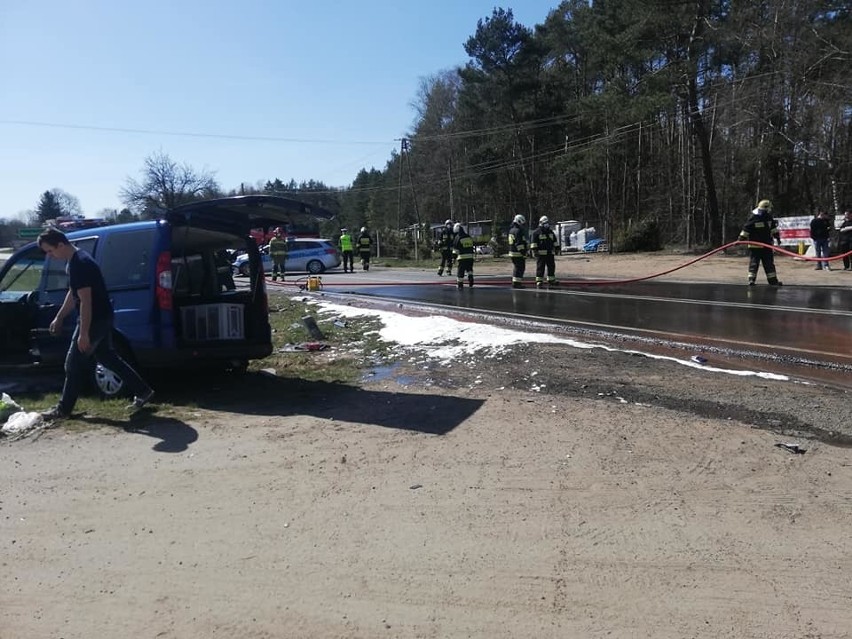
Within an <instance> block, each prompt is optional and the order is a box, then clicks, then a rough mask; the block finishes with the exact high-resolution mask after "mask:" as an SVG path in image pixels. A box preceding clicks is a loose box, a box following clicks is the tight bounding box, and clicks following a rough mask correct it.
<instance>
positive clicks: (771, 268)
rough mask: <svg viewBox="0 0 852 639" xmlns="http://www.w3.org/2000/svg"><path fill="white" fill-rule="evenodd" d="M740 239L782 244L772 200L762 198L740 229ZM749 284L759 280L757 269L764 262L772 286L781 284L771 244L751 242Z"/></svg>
mask: <svg viewBox="0 0 852 639" xmlns="http://www.w3.org/2000/svg"><path fill="white" fill-rule="evenodd" d="M739 239H740V241H743V242H748V241H750V240H751V241H755V242H761V243H762V244H768V245H770V246H771V245H772V244H774V243H775V242H777V243H778V246H781V236H780V234H779V232H778V222H777V221H776V220H775V218H773V217H772V202H770V201H769V200H761V201H760V202H758V203H757V208H756V209H754V210H753V211H752V212H751V217H749V218H748V220H747V221H746V223H745V225H744V226H743V230H742V231H740V237H739ZM748 252H749V260H748V285H749V286H754V284H755V281H756V280H757V269H758V268H759V267H760V265H761V264H763V272H764V273H766V280H767V281H768V282H769V284H770V285H771V286H781V282H780V281H778V275H777V274H776V273H775V259H774V257H773V254H772V249H771V248H770V247H769V246H759V245H757V244H749V248H748Z"/></svg>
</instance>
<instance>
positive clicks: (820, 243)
mask: <svg viewBox="0 0 852 639" xmlns="http://www.w3.org/2000/svg"><path fill="white" fill-rule="evenodd" d="M814 251H816V256H817V257H829V255H828V240H814ZM817 268H829V266H828V262H817Z"/></svg>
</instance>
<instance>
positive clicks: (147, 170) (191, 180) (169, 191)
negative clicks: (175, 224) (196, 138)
mask: <svg viewBox="0 0 852 639" xmlns="http://www.w3.org/2000/svg"><path fill="white" fill-rule="evenodd" d="M218 193H219V185H218V184H217V183H216V180H215V178H214V174H213V173H211V172H209V171H206V170H205V171H200V172H199V171H196V170H195V169H194V168H193V167H191V166H189V165H188V164H178V163H177V162H175V161H174V160H172V159H171V158H170V157H169V156H168V155H167V154H166V153H163V152H162V151H158V152H156V153H153V154H151V155H149V156H148V157H147V158H145V165H144V167H143V168H142V177H141V179H140V180H139V181H137V180H134V179H133V178H130V177H129V178H127V182H126V183H125V185H124V187H123V188H122V189H121V191H120V193H119V195H120V197H121V199H122V201H123V202H124V203H125V204H127V205H128V206H129V207H130V208H132V209H134V210H136V211H137V212H138V213H140V214H141V215H143V216H145V217H150V216H152V215H153V214H154V211H155V210H156V209H158V208H161V209H162V208H165V209H169V208H173V207H175V206H178V205H180V204H186V203H187V202H192V201H193V200H199V199H204V198H207V197H213V196H215V195H217V194H218Z"/></svg>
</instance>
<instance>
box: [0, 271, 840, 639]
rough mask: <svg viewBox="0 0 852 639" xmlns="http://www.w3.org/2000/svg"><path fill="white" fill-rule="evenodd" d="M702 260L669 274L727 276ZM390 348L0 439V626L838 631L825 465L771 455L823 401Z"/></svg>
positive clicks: (566, 632) (820, 443)
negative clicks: (70, 426)
mask: <svg viewBox="0 0 852 639" xmlns="http://www.w3.org/2000/svg"><path fill="white" fill-rule="evenodd" d="M687 259H689V258H685V257H684V256H667V255H658V256H653V257H638V258H637V257H632V256H626V257H621V256H616V257H614V258H611V259H607V257H606V256H597V257H592V258H590V259H587V258H585V257H570V258H568V257H566V258H560V267H559V268H560V275H562V274H563V273H564V274H566V275H567V274H568V273H573V274H576V275H584V276H600V277H610V276H624V275H636V274H645V273H646V272H647V273H651V272H655V271H659V270H664V268H666V267H671V266H676V265H679V264H682V263H684V262H685V261H686V260H687ZM568 260H571V261H570V262H569V261H568ZM707 262H710V260H707V261H705V262H704V263H702V266H701V267H700V270H699V269H697V268H696V269H692V270H691V271H689V272H687V273H684V274H683V279H695V280H701V279H705V278H706V279H710V280H713V281H741V280H742V279H744V272H745V264H744V261H743V259H742V258H738V259H734V258H718V259H715V260H713V262H717V264H716V265H715V267H714V265H713V264H712V263H709V264H708V263H707ZM646 267H647V268H646ZM714 269H715V270H714ZM779 273H780V275H781V278H782V280H786V281H788V282H789V283H790V284H808V282H809V278H810V279H814V280H815V281H814V283H822V282H824V281H825V279H826V278H831V279H832V280H836V281H840V279H841V278H843V279H844V280H845V279H847V278H848V279H849V281H850V283H852V274H850V273H848V272H847V273H844V272H842V271H840V272H832V273H821V272H814V271H813V270H812V267H809V266H808V265H803V264H794V263H792V261H790V262H782V263H781V264H780V265H779ZM817 276H819V277H817ZM672 277H674V276H672ZM728 278H733V279H728ZM401 359H402V360H403V361H402V363H401V364H400V368H399V370H398V371H396V374H394V375H391V376H373V377H371V378H369V379H367V380H365V381H364V382H363V383H361V384H358V385H354V386H350V385H340V384H307V383H305V384H294V387H293V391H292V393H291V394H289V395H287V396H281V397H279V398H275V399H270V401H269V403H268V404H266V405H263V406H252V407H251V408H250V409H247V410H246V411H245V412H240V413H223V412H221V411H215V410H212V409H207V408H205V407H204V405H203V402H201V403H200V404H199V405H200V406H201V407H200V408H198V409H193V410H192V411H188V412H187V413H186V414H185V415H182V416H181V419H174V418H166V419H163V420H162V422H161V423H157V424H154V425H152V426H149V427H147V428H146V429H144V430H136V431H134V430H125V429H123V428H121V427H120V425H118V426H113V427H102V428H98V429H93V430H87V431H83V432H74V431H68V430H65V429H61V428H59V429H53V430H50V431H47V432H46V433H45V434H43V435H42V436H41V437H39V438H38V439H35V440H32V439H25V440H21V441H17V442H8V441H7V442H0V485H2V490H0V544H2V548H3V550H2V558H0V561H1V562H2V566H0V568H2V570H0V637H2V639H18V638H25V639H26V638H59V637H62V638H65V639H72V638H83V637H85V638H92V637H134V638H135V637H140V638H141V637H145V638H147V637H150V638H161V637H165V638H183V637H188V638H207V637H227V638H252V639H253V638H258V639H260V638H279V637H281V638H285V637H294V638H300V637H318V638H320V637H323V638H324V637H346V638H350V637H352V638H354V637H365V638H372V637H424V638H435V639H438V638H442V637H475V638H492V637H653V638H659V637H662V638H669V637H670V638H672V639H675V638H678V639H679V638H683V637H730V638H741V637H791V638H793V637H796V638H803V637H813V638H816V637H825V638H828V637H850V636H852V536H850V535H849V530H850V528H852V453H850V450H852V449H850V448H847V447H842V446H836V445H831V444H829V443H825V440H824V439H822V440H821V439H820V438H819V437H817V438H807V437H805V438H799V437H797V438H795V441H797V442H799V443H800V444H802V446H803V448H805V449H807V452H805V453H804V454H795V453H791V452H789V451H787V450H785V449H782V448H779V447H778V446H776V444H778V443H780V442H787V441H790V438H791V436H792V435H795V434H796V427H797V426H798V427H801V429H802V432H803V433H804V432H805V431H807V432H812V431H809V430H808V429H813V428H817V429H820V428H821V429H823V431H824V432H827V431H833V432H834V431H841V432H848V429H850V428H852V396H850V394H849V393H848V392H846V391H843V390H842V389H836V388H834V389H833V388H824V387H821V386H819V385H807V384H797V383H794V382H783V381H770V380H755V379H753V378H750V379H741V378H738V377H734V376H729V375H724V374H712V373H707V372H703V371H700V370H694V369H687V368H685V367H683V366H678V365H677V364H673V363H670V362H658V361H654V360H649V359H646V358H643V357H637V356H632V355H628V354H624V353H609V352H604V351H598V350H596V351H591V352H589V351H579V350H578V349H570V348H567V347H561V346H554V345H549V346H544V345H540V346H525V347H518V348H516V349H514V350H513V351H511V352H509V353H507V354H505V355H504V356H500V357H498V358H496V359H494V360H479V359H476V358H471V359H470V360H469V361H464V362H456V363H454V364H453V365H451V366H444V365H441V364H437V363H429V360H428V358H427V357H425V356H415V357H413V358H410V357H408V356H406V357H404V358H401ZM223 392H227V391H226V390H225V391H223ZM787 426H790V429H792V430H790V429H787Z"/></svg>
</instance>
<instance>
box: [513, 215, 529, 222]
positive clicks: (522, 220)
mask: <svg viewBox="0 0 852 639" xmlns="http://www.w3.org/2000/svg"><path fill="white" fill-rule="evenodd" d="M512 221H513V222H514V223H515V224H526V223H527V218H525V217H524V216H523V215H516V216H515V219H513V220H512Z"/></svg>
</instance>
